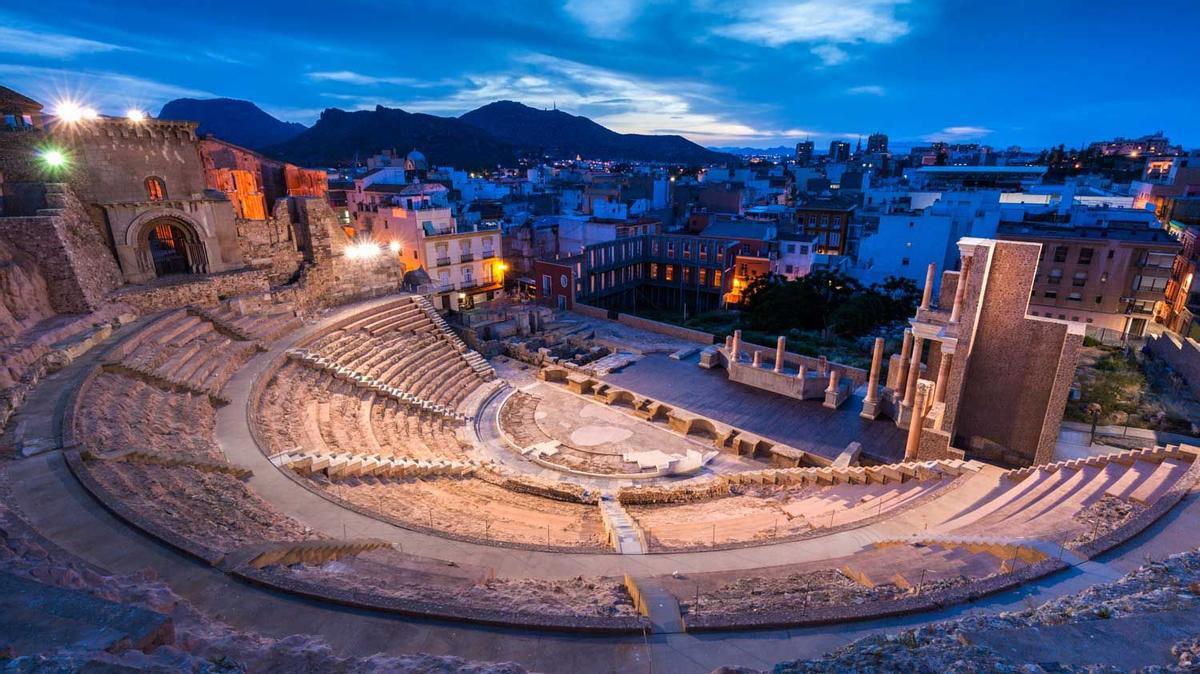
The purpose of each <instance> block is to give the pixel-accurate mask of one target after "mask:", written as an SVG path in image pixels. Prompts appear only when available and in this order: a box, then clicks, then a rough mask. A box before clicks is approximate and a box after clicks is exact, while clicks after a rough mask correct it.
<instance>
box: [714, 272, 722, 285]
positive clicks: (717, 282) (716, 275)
mask: <svg viewBox="0 0 1200 674" xmlns="http://www.w3.org/2000/svg"><path fill="white" fill-rule="evenodd" d="M713 285H714V286H716V287H718V288H720V287H721V270H720V269H714V270H713Z"/></svg>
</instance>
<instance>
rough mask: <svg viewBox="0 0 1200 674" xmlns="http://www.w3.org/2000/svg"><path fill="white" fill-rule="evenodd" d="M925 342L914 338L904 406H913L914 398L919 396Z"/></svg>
mask: <svg viewBox="0 0 1200 674" xmlns="http://www.w3.org/2000/svg"><path fill="white" fill-rule="evenodd" d="M924 345H925V340H923V339H921V338H920V337H913V350H912V359H911V360H909V361H908V384H907V385H906V386H905V387H904V403H903V404H904V406H905V407H912V406H913V396H915V395H916V394H917V380H918V379H920V378H921V348H922V347H923V346H924Z"/></svg>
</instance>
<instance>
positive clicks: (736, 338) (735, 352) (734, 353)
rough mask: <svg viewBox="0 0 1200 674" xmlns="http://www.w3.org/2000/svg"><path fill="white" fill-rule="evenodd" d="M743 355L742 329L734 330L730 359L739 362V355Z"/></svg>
mask: <svg viewBox="0 0 1200 674" xmlns="http://www.w3.org/2000/svg"><path fill="white" fill-rule="evenodd" d="M741 355H742V331H741V330H734V331H733V346H732V347H731V348H730V351H729V360H731V361H733V362H735V363H736V362H737V360H738V357H739V356H741Z"/></svg>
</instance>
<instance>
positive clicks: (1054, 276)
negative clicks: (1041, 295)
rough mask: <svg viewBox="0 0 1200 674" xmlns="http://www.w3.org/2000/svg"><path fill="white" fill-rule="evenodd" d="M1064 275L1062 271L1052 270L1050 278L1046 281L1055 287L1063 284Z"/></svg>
mask: <svg viewBox="0 0 1200 674" xmlns="http://www.w3.org/2000/svg"><path fill="white" fill-rule="evenodd" d="M1062 275H1063V272H1062V270H1061V269H1051V270H1050V276H1049V277H1048V278H1047V279H1046V283H1053V284H1055V285H1057V284H1059V283H1062Z"/></svg>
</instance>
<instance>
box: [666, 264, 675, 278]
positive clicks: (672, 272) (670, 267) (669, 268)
mask: <svg viewBox="0 0 1200 674" xmlns="http://www.w3.org/2000/svg"><path fill="white" fill-rule="evenodd" d="M664 266H665V267H666V270H667V280H668V281H673V280H674V279H675V265H673V264H668V265H664Z"/></svg>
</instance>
